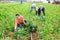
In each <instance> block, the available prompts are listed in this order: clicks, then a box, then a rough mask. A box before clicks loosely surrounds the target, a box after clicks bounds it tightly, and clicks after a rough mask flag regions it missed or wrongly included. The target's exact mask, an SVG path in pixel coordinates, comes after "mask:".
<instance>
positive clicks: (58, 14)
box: [0, 2, 60, 40]
mask: <svg viewBox="0 0 60 40" xmlns="http://www.w3.org/2000/svg"><path fill="white" fill-rule="evenodd" d="M31 4H32V3H23V4H20V3H17V2H16V3H4V2H3V3H0V40H3V38H4V36H6V35H7V34H8V33H9V32H10V31H11V32H12V33H13V34H15V33H14V32H13V28H14V22H15V14H16V13H19V14H20V15H23V16H24V18H25V19H27V20H28V21H31V22H32V23H33V25H37V26H38V30H37V32H38V40H60V5H56V4H45V3H36V5H37V6H38V5H44V7H45V13H46V16H45V21H44V20H43V18H42V16H43V15H42V14H41V16H40V17H38V16H36V14H35V11H33V12H32V13H30V10H29V8H30V5H31ZM20 30H21V29H20ZM21 31H24V29H23V30H21ZM21 31H20V33H22V32H21ZM19 35H21V34H19ZM7 36H8V35H7ZM12 36H13V35H12ZM27 36H29V34H28V32H27V34H26V35H25V36H23V35H22V36H21V38H22V39H23V40H27ZM5 39H8V40H16V39H14V38H12V37H9V36H8V37H6V38H5Z"/></svg>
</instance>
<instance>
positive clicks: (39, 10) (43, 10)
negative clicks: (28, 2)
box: [36, 8, 45, 16]
mask: <svg viewBox="0 0 60 40" xmlns="http://www.w3.org/2000/svg"><path fill="white" fill-rule="evenodd" d="M41 12H43V15H44V16H45V8H42V9H40V8H39V9H38V12H37V11H36V14H37V13H38V16H40V15H41Z"/></svg>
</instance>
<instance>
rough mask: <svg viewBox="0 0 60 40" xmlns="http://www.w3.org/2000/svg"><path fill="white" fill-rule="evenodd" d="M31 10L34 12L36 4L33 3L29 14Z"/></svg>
mask: <svg viewBox="0 0 60 40" xmlns="http://www.w3.org/2000/svg"><path fill="white" fill-rule="evenodd" d="M33 9H34V10H35V11H36V4H35V3H33V4H32V5H31V7H30V12H32V10H33Z"/></svg>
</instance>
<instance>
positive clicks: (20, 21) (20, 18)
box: [14, 14, 27, 31]
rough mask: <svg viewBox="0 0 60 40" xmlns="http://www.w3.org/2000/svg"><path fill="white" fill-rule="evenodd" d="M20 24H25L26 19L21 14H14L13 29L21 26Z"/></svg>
mask: <svg viewBox="0 0 60 40" xmlns="http://www.w3.org/2000/svg"><path fill="white" fill-rule="evenodd" d="M22 24H24V25H26V26H27V21H26V20H25V19H24V17H23V16H21V15H19V14H16V19H15V25H14V31H16V29H17V27H21V25H22Z"/></svg>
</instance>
